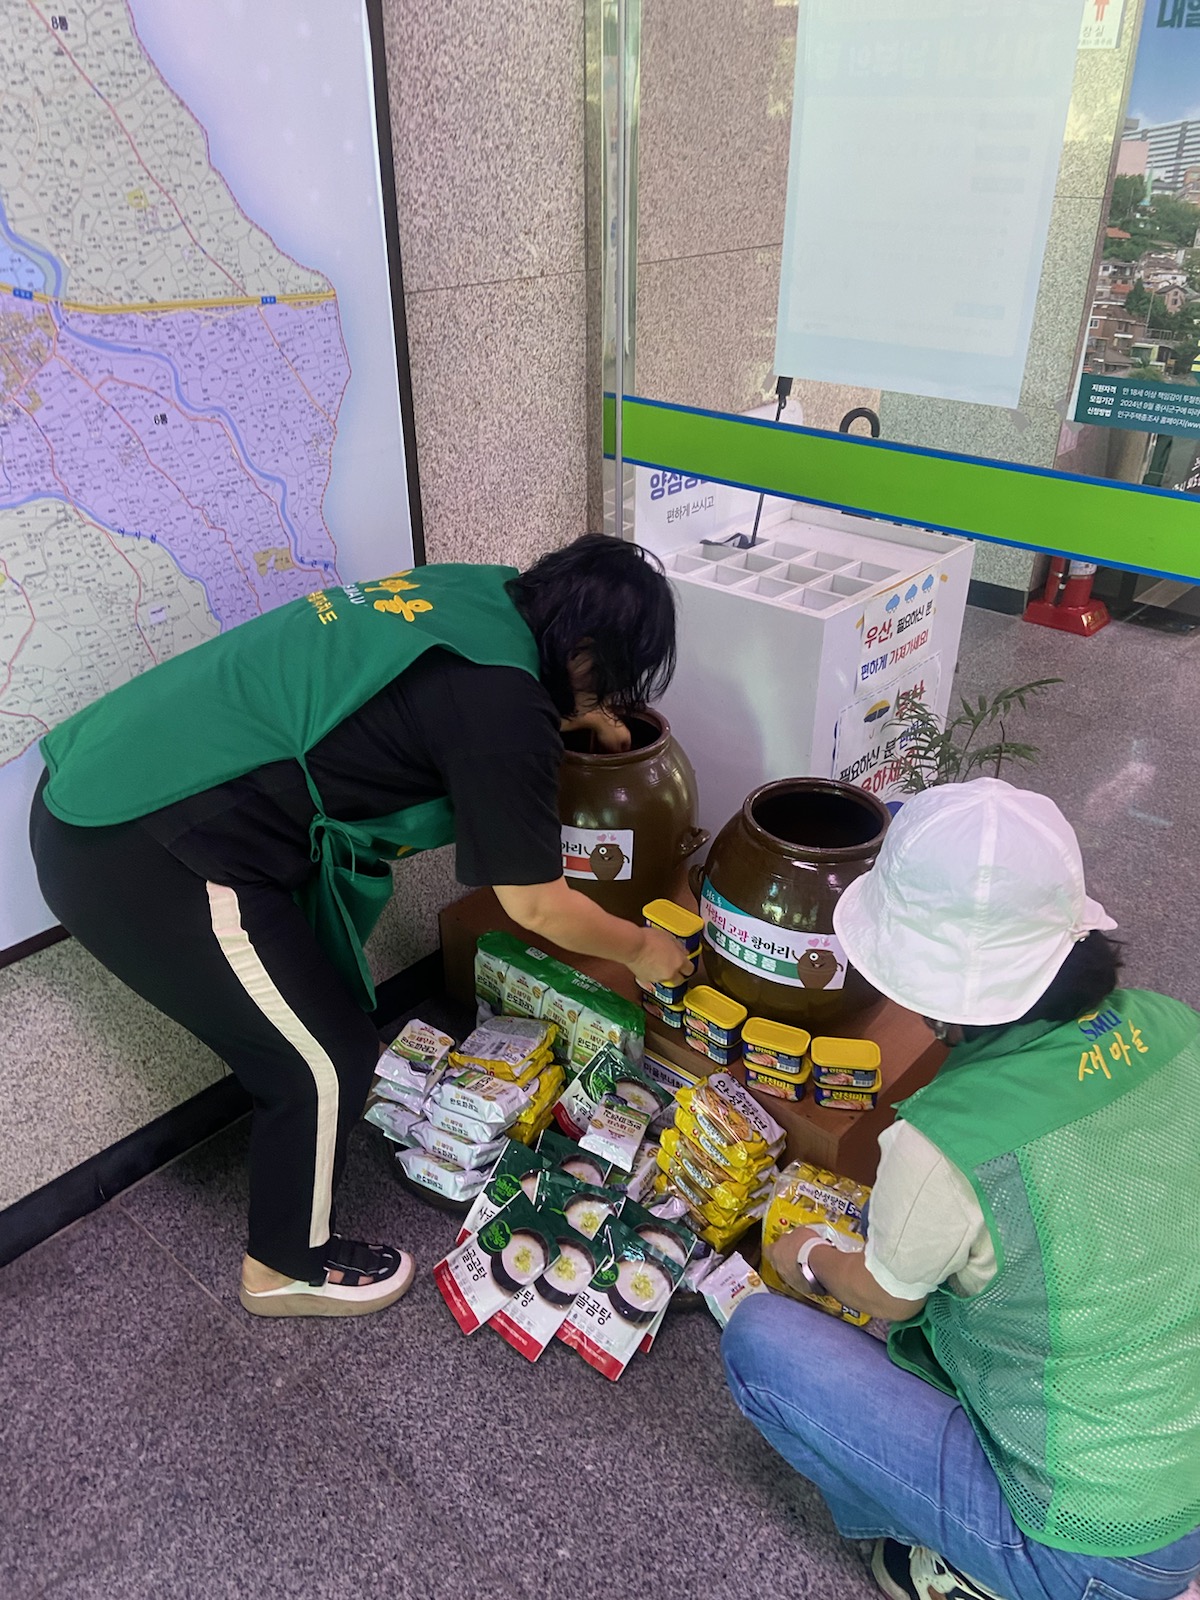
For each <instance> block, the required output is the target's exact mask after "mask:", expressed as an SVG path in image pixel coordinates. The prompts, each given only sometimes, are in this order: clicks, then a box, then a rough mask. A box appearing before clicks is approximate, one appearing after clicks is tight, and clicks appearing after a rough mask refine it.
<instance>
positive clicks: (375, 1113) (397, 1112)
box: [363, 1100, 421, 1145]
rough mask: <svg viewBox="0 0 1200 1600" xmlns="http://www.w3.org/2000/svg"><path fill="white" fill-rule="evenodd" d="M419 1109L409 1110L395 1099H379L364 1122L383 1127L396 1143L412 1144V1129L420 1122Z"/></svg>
mask: <svg viewBox="0 0 1200 1600" xmlns="http://www.w3.org/2000/svg"><path fill="white" fill-rule="evenodd" d="M420 1120H421V1113H420V1112H419V1111H409V1110H408V1109H407V1108H406V1107H405V1106H402V1105H397V1104H396V1102H395V1101H394V1100H377V1101H376V1102H375V1104H374V1105H373V1106H372V1107H371V1108H370V1110H368V1111H367V1112H366V1113H365V1115H364V1117H363V1121H364V1122H370V1123H372V1124H373V1125H374V1126H375V1127H376V1128H380V1129H382V1131H383V1132H384V1133H386V1134H387V1136H388V1138H389V1139H391V1140H393V1141H394V1142H395V1143H396V1144H403V1145H410V1144H412V1143H413V1142H414V1141H413V1137H412V1130H413V1128H414V1126H415V1125H416V1124H417V1123H418V1122H420Z"/></svg>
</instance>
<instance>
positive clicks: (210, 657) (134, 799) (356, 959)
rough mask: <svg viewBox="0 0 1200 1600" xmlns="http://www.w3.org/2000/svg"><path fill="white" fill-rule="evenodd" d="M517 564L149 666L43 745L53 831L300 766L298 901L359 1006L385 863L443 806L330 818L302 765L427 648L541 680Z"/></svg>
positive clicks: (347, 604)
mask: <svg viewBox="0 0 1200 1600" xmlns="http://www.w3.org/2000/svg"><path fill="white" fill-rule="evenodd" d="M515 576H516V570H515V568H512V567H489V566H466V565H462V566H429V567H420V568H417V569H415V570H414V571H412V572H402V573H395V574H393V575H392V576H391V577H389V578H382V579H379V580H377V581H375V582H373V583H363V584H347V585H346V586H345V587H343V588H338V589H327V590H318V591H317V593H315V594H310V595H307V596H305V597H304V598H302V599H299V600H292V601H289V602H288V603H287V604H286V605H282V606H279V607H278V608H277V609H276V610H274V611H269V612H267V614H266V615H265V616H261V617H255V618H253V619H251V621H249V622H245V623H243V624H241V626H239V627H237V628H233V629H231V630H230V632H228V633H223V634H220V635H219V636H218V637H217V638H215V639H210V640H207V641H206V642H205V643H204V644H201V645H197V646H196V647H195V649H193V650H188V651H186V652H185V653H184V654H183V655H179V656H173V657H172V658H171V659H170V660H169V661H164V662H162V663H161V664H160V665H159V666H156V667H153V668H151V670H150V671H149V672H146V673H144V674H143V675H142V676H141V677H139V678H134V679H132V680H131V681H130V682H129V683H125V684H122V685H121V686H120V687H119V688H117V689H114V690H113V691H112V692H111V693H110V694H107V695H105V696H104V697H103V698H102V699H100V700H97V701H95V702H94V703H93V704H92V705H90V706H86V707H85V708H84V709H83V710H82V711H79V712H76V714H75V715H74V716H73V717H69V718H68V719H67V720H66V721H65V722H63V723H60V725H59V726H58V727H57V728H55V729H54V730H53V731H52V732H51V733H48V734H47V735H46V737H45V738H44V739H43V740H42V754H43V756H44V757H45V761H46V766H47V767H48V769H49V773H50V776H49V781H48V783H47V786H46V789H45V791H44V794H43V798H44V800H45V802H46V805H47V806H48V807H49V809H50V810H51V811H52V812H53V813H54V815H55V816H56V817H59V818H61V820H62V821H63V822H69V823H73V824H75V825H76V826H77V827H85V828H86V827H105V826H108V825H110V824H113V823H119V822H131V821H133V820H134V819H135V818H137V817H143V816H145V815H146V814H147V813H148V812H151V811H157V810H158V809H159V808H160V807H161V806H166V805H171V804H173V803H174V802H175V801H177V800H183V799H186V798H188V797H189V796H191V795H194V794H199V793H200V792H201V791H202V790H204V789H210V788H212V787H213V786H214V785H215V784H219V783H226V782H228V781H229V780H230V779H233V778H240V777H243V776H244V775H245V774H246V773H248V772H252V771H254V769H255V768H256V767H261V766H263V765H264V764H265V763H266V762H268V761H281V760H286V759H289V758H290V759H292V760H295V761H298V762H299V763H300V766H301V767H302V768H303V771H304V775H305V778H306V779H307V781H308V788H309V793H310V795H311V796H312V800H313V804H314V806H315V807H316V814H315V816H314V817H313V821H312V827H311V840H312V854H313V861H314V863H316V865H317V871H316V872H315V873H314V874H313V877H312V879H311V881H310V883H309V885H308V886H307V887H306V889H305V890H304V891H303V892H302V893H301V894H300V895H298V896H297V898H298V900H299V901H300V904H301V906H302V907H303V909H304V912H305V915H306V916H307V917H308V919H309V921H310V923H311V924H312V927H313V930H314V932H315V933H316V936H317V938H318V939H319V941H320V943H321V945H322V948H323V949H324V950H325V952H326V954H327V955H328V956H329V958H330V959H331V961H332V962H333V963H334V965H335V966H336V967H337V969H338V971H339V972H340V973H341V974H342V976H343V977H344V978H345V980H346V982H347V983H348V984H349V985H350V987H351V989H352V990H353V991H354V993H355V995H356V996H357V998H358V999H359V1001H360V1003H361V1004H362V1005H363V1006H364V1007H365V1008H366V1009H368V1010H369V1009H370V1008H371V1007H372V1006H373V1005H374V1003H375V991H374V986H373V984H372V982H371V975H370V971H369V969H368V966H367V961H366V957H365V955H364V953H363V945H364V943H365V941H366V939H367V936H368V934H369V933H370V932H371V929H372V928H373V927H374V926H375V924H376V922H377V921H378V920H379V916H380V914H381V912H382V911H383V908H384V906H385V905H386V904H387V902H388V899H389V897H390V895H391V892H392V876H391V870H390V867H389V865H388V863H389V862H390V861H392V860H394V859H395V858H396V857H397V856H402V855H410V854H413V853H415V852H417V851H419V850H432V849H434V848H436V847H437V846H438V845H443V844H449V843H450V842H451V840H452V839H453V838H454V812H453V809H452V807H451V805H450V802H449V800H446V799H440V800H431V801H428V802H426V803H425V804H423V805H417V806H410V807H408V808H406V809H405V810H403V811H397V812H394V813H392V814H391V815H390V816H386V817H376V818H373V819H372V820H370V821H368V822H360V823H350V822H339V821H337V820H335V819H334V818H332V817H328V816H326V814H325V808H324V806H323V805H322V802H321V796H320V794H319V793H318V791H317V787H316V785H315V783H314V782H313V779H312V775H311V774H310V772H309V770H308V764H307V761H306V759H305V758H306V755H307V753H308V752H309V751H310V750H311V749H312V748H313V746H314V745H316V744H318V743H319V742H320V740H321V739H323V738H324V737H325V735H326V734H327V733H329V732H330V731H331V730H332V729H333V728H335V727H336V726H337V725H338V723H339V722H342V721H343V720H344V719H345V718H346V717H348V716H349V715H350V714H351V713H352V712H354V711H357V710H358V708H359V707H360V706H361V705H364V704H365V703H366V701H368V700H369V699H370V698H371V696H372V695H374V694H377V693H378V692H379V690H380V689H382V688H383V687H384V686H385V685H386V684H388V683H390V682H391V680H392V679H393V678H395V677H396V676H397V675H398V674H399V673H401V672H403V671H404V670H405V669H406V668H407V667H410V666H411V665H412V663H413V662H414V661H416V660H417V659H418V657H419V656H421V655H423V654H424V652H425V651H426V650H430V649H432V648H433V647H434V646H439V645H440V646H441V647H442V648H443V649H447V650H453V651H454V652H455V653H456V654H458V655H460V656H464V657H465V658H466V659H467V660H468V661H474V662H476V663H478V664H480V665H486V666H506V667H518V668H520V669H522V670H523V671H525V672H528V673H531V674H532V675H533V676H534V677H537V676H538V650H537V644H536V642H535V640H534V637H533V635H532V634H531V633H530V631H529V629H528V627H527V626H526V624H525V622H524V621H523V619H522V618H521V616H520V613H519V612H518V611H517V609H516V607H515V606H514V605H513V603H512V601H511V600H510V599H509V598H508V595H507V593H506V592H505V587H504V586H505V584H506V582H508V580H509V579H511V578H513V577H515Z"/></svg>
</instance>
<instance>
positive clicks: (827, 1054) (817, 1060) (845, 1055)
mask: <svg viewBox="0 0 1200 1600" xmlns="http://www.w3.org/2000/svg"><path fill="white" fill-rule="evenodd" d="M808 1053H809V1055H810V1056H811V1057H812V1064H813V1066H814V1067H847V1068H860V1069H862V1070H864V1071H869V1070H870V1069H871V1068H872V1067H877V1066H878V1065H879V1062H880V1055H879V1046H878V1045H877V1044H876V1043H875V1041H874V1039H833V1038H825V1037H822V1038H819V1039H814V1040H813V1042H812V1044H811V1045H810V1047H809V1052H808Z"/></svg>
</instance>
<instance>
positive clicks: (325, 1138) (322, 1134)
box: [205, 883, 338, 1246]
mask: <svg viewBox="0 0 1200 1600" xmlns="http://www.w3.org/2000/svg"><path fill="white" fill-rule="evenodd" d="M205 887H206V888H207V890H208V904H209V909H210V911H211V914H212V927H213V932H214V933H215V934H216V936H217V943H218V944H219V945H220V947H221V952H222V954H223V955H224V957H225V959H226V961H228V963H229V965H230V967H231V969H232V971H233V974H234V976H235V977H236V978H237V980H238V982H239V983H240V984H241V986H242V988H243V989H245V991H246V993H247V994H248V995H249V996H250V998H251V1000H253V1001H254V1004H255V1005H256V1006H257V1007H258V1009H259V1010H260V1011H261V1012H262V1014H263V1016H264V1017H266V1018H267V1020H268V1022H270V1023H272V1024H273V1025H274V1026H275V1027H276V1028H278V1030H279V1032H280V1033H281V1034H282V1035H283V1037H284V1038H285V1039H286V1040H287V1041H288V1043H289V1044H291V1045H293V1046H295V1048H296V1050H297V1052H298V1053H299V1054H300V1055H301V1056H302V1057H303V1059H304V1062H305V1064H306V1066H307V1067H308V1070H309V1071H310V1072H311V1073H312V1078H313V1083H314V1084H315V1086H316V1091H317V1130H316V1156H315V1160H314V1163H313V1192H312V1211H311V1214H310V1218H309V1229H308V1242H309V1244H310V1245H314V1246H315V1245H322V1244H327V1243H328V1241H329V1213H330V1209H331V1207H332V1204H333V1156H334V1148H335V1146H336V1143H337V1125H338V1077H337V1070H336V1068H335V1067H334V1065H333V1062H332V1061H331V1060H330V1059H329V1055H328V1053H327V1052H326V1050H325V1049H324V1048H323V1047H322V1045H321V1044H320V1042H319V1040H317V1039H315V1038H314V1037H313V1035H312V1034H311V1033H310V1032H309V1031H308V1029H307V1028H306V1027H305V1026H304V1024H303V1022H301V1020H300V1018H299V1017H298V1016H297V1015H296V1013H295V1012H294V1011H293V1010H292V1009H291V1007H290V1006H289V1005H288V1003H287V1001H286V1000H285V999H284V998H283V996H282V995H281V994H280V992H279V990H278V989H277V988H276V987H275V982H274V980H273V978H272V977H271V974H270V973H269V972H268V971H267V969H266V967H265V966H263V963H262V959H261V957H260V956H259V954H258V951H257V950H255V948H254V946H253V945H252V944H251V943H250V936H249V934H248V933H247V932H246V930H245V928H243V927H242V913H241V907H240V905H239V904H238V897H237V891H236V890H234V889H228V888H225V887H224V886H223V885H221V884H219V883H209V884H206V885H205Z"/></svg>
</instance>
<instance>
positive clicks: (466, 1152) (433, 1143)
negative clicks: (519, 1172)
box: [411, 1119, 508, 1172]
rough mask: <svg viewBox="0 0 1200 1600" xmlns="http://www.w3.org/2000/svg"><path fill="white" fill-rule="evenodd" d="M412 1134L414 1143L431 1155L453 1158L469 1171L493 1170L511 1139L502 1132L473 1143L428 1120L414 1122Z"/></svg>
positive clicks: (455, 1163) (459, 1165)
mask: <svg viewBox="0 0 1200 1600" xmlns="http://www.w3.org/2000/svg"><path fill="white" fill-rule="evenodd" d="M411 1135H412V1142H413V1143H414V1144H419V1145H420V1146H421V1148H422V1149H423V1150H428V1151H429V1154H430V1155H431V1156H441V1158H442V1160H443V1161H451V1162H453V1163H454V1165H455V1166H456V1167H462V1169H463V1170H464V1171H465V1172H490V1171H491V1169H492V1168H493V1167H494V1166H495V1165H496V1158H497V1156H499V1154H500V1152H501V1151H502V1150H503V1149H504V1146H505V1145H506V1144H507V1142H508V1141H507V1140H506V1139H505V1138H504V1135H503V1134H501V1135H500V1137H499V1138H498V1139H490V1140H489V1141H488V1142H487V1143H486V1144H472V1143H471V1142H470V1141H469V1140H467V1139H460V1138H458V1137H456V1135H454V1134H453V1133H447V1132H446V1130H445V1129H444V1128H438V1127H435V1126H434V1124H433V1123H432V1122H426V1121H425V1120H424V1119H422V1120H421V1121H420V1122H416V1123H414V1124H413V1127H412V1130H411Z"/></svg>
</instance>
